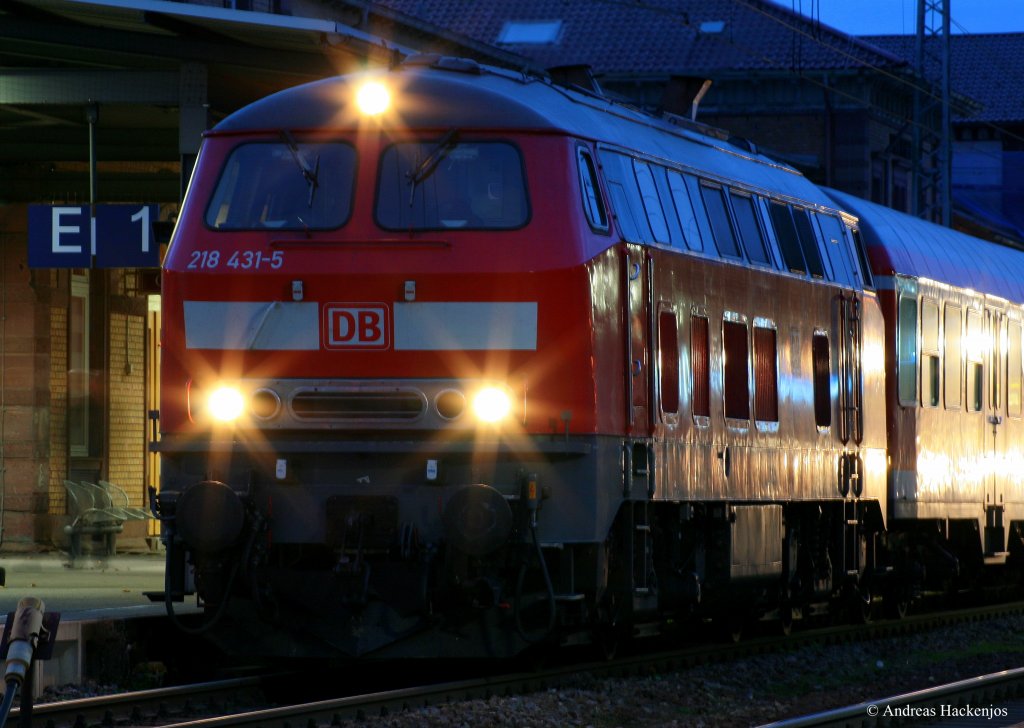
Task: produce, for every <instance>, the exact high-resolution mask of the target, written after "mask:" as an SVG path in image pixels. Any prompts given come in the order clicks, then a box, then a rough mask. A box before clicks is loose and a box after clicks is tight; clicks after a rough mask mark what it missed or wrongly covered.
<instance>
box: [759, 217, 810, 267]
mask: <svg viewBox="0 0 1024 728" xmlns="http://www.w3.org/2000/svg"><path fill="white" fill-rule="evenodd" d="M768 210H769V214H770V216H771V219H772V227H774V228H775V237H776V239H778V241H779V248H781V249H782V260H783V262H784V263H785V265H786V270H788V271H790V272H792V273H807V264H806V263H804V254H803V252H802V251H801V250H800V240H799V239H798V238H797V234H796V225H794V224H793V215H792V213H791V212H790V211H789V205H784V204H781V203H778V202H773V203H772V204H770V205H769V206H768Z"/></svg>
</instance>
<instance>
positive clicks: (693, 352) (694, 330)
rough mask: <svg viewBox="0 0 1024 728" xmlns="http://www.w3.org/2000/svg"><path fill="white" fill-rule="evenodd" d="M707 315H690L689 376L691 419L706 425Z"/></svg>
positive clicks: (708, 376) (708, 379)
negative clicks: (691, 397)
mask: <svg viewBox="0 0 1024 728" xmlns="http://www.w3.org/2000/svg"><path fill="white" fill-rule="evenodd" d="M709 337H710V327H709V326H708V317H707V316H703V315H700V314H696V313H694V314H692V315H691V316H690V377H691V378H692V381H691V382H690V384H691V391H692V392H693V402H692V405H691V407H692V409H693V419H694V421H695V422H696V423H697V424H698V425H702V426H705V427H706V426H707V425H708V420H709V418H710V417H711V347H710V345H709V344H710V341H709Z"/></svg>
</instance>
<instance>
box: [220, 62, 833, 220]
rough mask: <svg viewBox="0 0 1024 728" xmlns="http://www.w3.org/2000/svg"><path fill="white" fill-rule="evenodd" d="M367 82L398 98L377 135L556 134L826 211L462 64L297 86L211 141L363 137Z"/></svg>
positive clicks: (732, 158)
mask: <svg viewBox="0 0 1024 728" xmlns="http://www.w3.org/2000/svg"><path fill="white" fill-rule="evenodd" d="M371 78H373V79H377V80H382V81H384V82H385V83H388V84H389V85H391V86H392V87H393V88H395V89H397V90H396V92H395V93H394V94H393V96H394V105H393V114H392V115H391V118H390V119H384V120H382V121H381V123H382V124H383V125H389V124H390V125H391V126H394V127H396V128H398V127H410V128H423V129H432V130H442V131H443V130H446V129H451V128H457V129H460V130H466V131H469V130H511V131H527V132H552V133H564V134H568V135H572V136H575V137H578V138H583V139H591V140H594V141H597V142H606V143H608V144H611V145H615V146H620V147H624V148H627V149H630V150H632V151H634V152H637V153H640V154H643V155H647V156H650V157H653V158H660V159H663V160H670V161H671V162H672V163H675V164H680V165H683V166H686V167H689V168H691V169H693V170H694V171H697V172H703V173H705V174H706V175H709V176H711V177H716V178H719V179H721V180H739V181H742V182H743V183H744V186H746V187H748V188H751V189H754V190H762V191H765V192H769V191H770V192H771V193H774V194H776V195H783V196H786V197H789V198H791V199H795V200H800V201H803V202H805V203H809V204H813V205H819V206H823V207H829V208H834V203H833V202H832V201H831V200H830V199H829V198H828V197H827V196H826V195H825V194H824V193H822V191H821V190H820V189H819V188H817V187H816V186H815V185H813V184H811V183H810V182H809V181H808V180H807V179H806V178H804V177H803V175H802V174H800V173H799V172H798V171H796V170H795V169H793V168H791V167H789V166H787V165H784V164H782V163H779V162H776V161H774V160H771V159H769V158H768V157H765V156H763V155H760V154H757V153H756V152H752V151H749V150H747V149H744V148H741V147H739V146H736V145H734V144H730V143H729V142H727V141H724V140H722V139H718V138H716V137H713V136H709V135H705V134H702V133H698V132H697V131H694V130H691V129H689V128H683V127H679V126H676V125H674V124H671V123H669V122H668V121H664V120H661V119H658V118H655V117H652V116H650V115H648V114H645V113H642V112H640V111H637V110H636V109H632V108H630V107H627V106H624V105H622V104H618V103H614V102H612V101H609V100H608V99H605V98H603V97H599V96H594V95H591V94H587V93H581V92H577V91H574V90H570V89H568V88H565V87H561V86H556V85H554V84H552V83H551V82H550V81H547V80H545V79H540V78H537V77H534V76H526V75H523V74H518V73H514V72H508V71H503V70H500V69H493V68H487V67H480V66H477V65H476V64H475V63H474V62H472V61H466V60H463V59H446V58H441V59H438V58H437V57H427V58H426V59H425V60H417V57H413V59H412V60H411V61H407V62H406V63H404V64H402V65H400V66H398V67H396V68H394V69H392V70H390V71H383V70H380V71H368V72H365V73H360V74H352V75H346V76H336V77H332V78H327V79H323V80H320V81H314V82H312V83H308V84H304V85H301V86H296V87H294V88H291V89H286V90H284V91H280V92H278V93H276V94H273V95H271V96H268V97H266V98H264V99H262V100H261V101H257V102H256V103H254V104H251V105H250V106H247V107H245V108H243V109H241V110H239V111H237V112H235V113H234V114H232V115H230V116H228V117H227V118H226V119H224V120H223V121H222V122H221V123H220V124H218V125H217V126H216V127H215V128H214V130H213V132H212V133H213V134H218V133H237V132H244V131H249V130H252V131H267V130H274V129H288V130H290V131H301V130H311V129H357V128H360V127H365V126H366V124H367V121H366V119H364V118H361V117H360V116H359V114H358V111H357V110H356V109H355V106H354V104H352V103H348V100H349V99H351V98H352V97H353V94H354V91H355V89H356V88H357V86H358V85H360V84H361V83H362V82H364V81H366V80H369V79H371Z"/></svg>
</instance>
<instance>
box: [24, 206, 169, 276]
mask: <svg viewBox="0 0 1024 728" xmlns="http://www.w3.org/2000/svg"><path fill="white" fill-rule="evenodd" d="M158 213H159V209H158V207H157V205H96V217H95V218H93V217H91V216H90V214H89V206H88V205H30V206H29V208H28V266H29V268H90V267H93V265H95V267H97V268H156V267H158V266H159V265H160V246H159V244H158V243H157V242H156V238H155V237H154V235H153V223H154V222H156V219H157V215H158Z"/></svg>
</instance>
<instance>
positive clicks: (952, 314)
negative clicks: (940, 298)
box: [942, 303, 964, 409]
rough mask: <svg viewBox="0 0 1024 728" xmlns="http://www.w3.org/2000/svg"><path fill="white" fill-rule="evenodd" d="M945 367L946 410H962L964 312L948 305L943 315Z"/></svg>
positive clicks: (943, 369) (943, 372) (943, 374)
mask: <svg viewBox="0 0 1024 728" xmlns="http://www.w3.org/2000/svg"><path fill="white" fill-rule="evenodd" d="M942 317H943V318H942V341H943V349H944V351H943V361H942V363H943V367H942V376H943V384H944V393H945V397H946V409H960V399H961V392H962V390H963V381H964V379H963V344H962V342H963V331H962V327H963V319H962V317H963V311H962V310H961V308H960V307H959V306H953V305H952V304H948V303H947V304H946V308H945V310H944V311H943V313H942Z"/></svg>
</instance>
